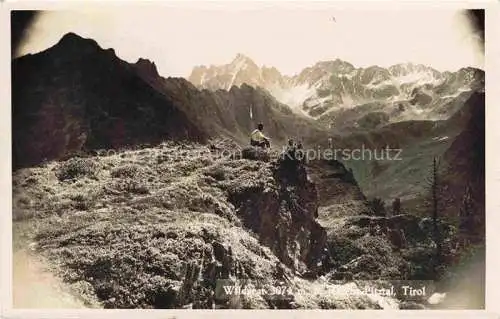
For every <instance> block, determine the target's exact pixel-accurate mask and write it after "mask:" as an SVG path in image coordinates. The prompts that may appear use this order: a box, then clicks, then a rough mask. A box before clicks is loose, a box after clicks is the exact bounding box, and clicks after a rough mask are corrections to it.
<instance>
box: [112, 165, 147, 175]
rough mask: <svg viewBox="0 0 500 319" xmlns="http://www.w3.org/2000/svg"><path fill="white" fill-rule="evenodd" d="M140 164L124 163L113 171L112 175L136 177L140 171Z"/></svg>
mask: <svg viewBox="0 0 500 319" xmlns="http://www.w3.org/2000/svg"><path fill="white" fill-rule="evenodd" d="M140 169H141V168H140V166H139V165H135V164H128V165H123V166H120V167H117V168H115V169H113V170H112V171H111V177H115V178H118V177H128V178H134V177H136V176H137V175H138V174H139V172H140Z"/></svg>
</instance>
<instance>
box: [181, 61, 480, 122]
mask: <svg viewBox="0 0 500 319" xmlns="http://www.w3.org/2000/svg"><path fill="white" fill-rule="evenodd" d="M242 57H244V58H242ZM235 61H236V62H237V63H236V62H235ZM270 70H271V71H270ZM187 79H188V80H189V81H190V82H192V83H193V84H194V85H195V86H197V87H199V88H205V89H210V90H217V89H229V88H230V87H231V86H233V85H237V86H238V85H241V84H243V83H246V84H248V85H251V86H256V87H257V86H259V87H262V88H265V89H266V90H268V91H269V92H270V93H271V94H272V95H273V96H274V97H275V98H276V99H277V100H278V101H280V102H282V103H284V104H287V105H289V106H290V107H291V108H292V109H293V110H295V112H296V113H298V114H302V115H306V116H310V117H313V118H316V119H322V117H324V116H326V115H327V114H328V113H329V112H332V111H337V110H338V109H345V108H348V109H349V108H353V107H356V106H358V105H361V104H366V103H373V102H383V103H388V104H396V103H408V102H411V103H412V105H415V103H414V102H423V104H424V106H423V107H422V108H419V109H417V110H416V112H409V114H408V115H407V118H413V119H431V118H432V119H434V118H443V116H439V115H440V114H439V113H437V114H436V113H432V112H430V114H427V113H428V109H429V108H442V106H443V104H445V103H446V102H448V101H449V100H450V99H452V98H454V97H455V95H458V94H459V93H460V92H461V91H460V90H462V91H469V90H477V89H478V88H481V87H484V71H482V70H480V69H477V68H472V67H463V68H460V69H458V70H457V71H455V72H449V71H444V72H440V71H437V70H436V69H434V68H432V67H429V66H425V65H423V64H414V63H398V64H394V65H391V66H389V67H387V68H384V67H380V66H376V65H373V66H369V67H359V68H357V67H355V66H354V65H352V64H351V63H349V62H347V61H343V60H340V59H338V58H337V59H335V60H331V61H318V62H316V63H315V64H313V65H312V66H309V67H305V68H304V69H303V70H302V71H301V72H298V73H296V74H295V75H293V76H286V75H283V74H282V73H281V72H280V71H279V70H278V69H276V68H274V67H270V68H269V67H265V66H260V67H259V66H257V65H256V64H255V63H254V62H253V61H252V60H251V59H250V58H248V57H246V56H244V55H242V54H238V55H237V57H236V58H235V59H233V60H232V62H231V63H230V64H225V65H219V66H214V65H212V66H210V68H207V67H204V66H196V67H194V68H193V70H192V72H191V74H190V76H188V77H187ZM429 90H435V91H436V93H435V94H434V93H432V92H431V93H429ZM441 97H442V98H443V100H442V101H441ZM415 99H418V101H417V100H415ZM429 104H430V106H429ZM454 111H455V110H451V111H450V112H449V113H450V114H451V113H453V112H454ZM386 112H387V111H386ZM403 113H404V112H403ZM421 113H423V114H421ZM447 115H449V114H448V113H447V114H446V115H444V116H447ZM395 120H399V119H398V118H396V119H395Z"/></svg>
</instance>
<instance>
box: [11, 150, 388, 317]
mask: <svg viewBox="0 0 500 319" xmlns="http://www.w3.org/2000/svg"><path fill="white" fill-rule="evenodd" d="M200 152H203V155H202V156H199V154H200ZM208 154H209V151H208V148H206V147H202V146H199V145H174V144H168V145H167V144H166V145H162V146H161V147H157V148H149V149H143V150H137V151H124V152H121V153H119V154H116V155H109V156H101V157H91V158H87V159H82V160H70V161H69V162H61V163H58V162H50V163H47V164H45V165H43V166H41V167H36V168H30V169H22V170H18V171H16V172H14V176H13V183H14V184H13V186H14V187H13V188H14V194H13V205H14V207H13V214H14V215H13V220H14V232H15V233H20V236H18V237H16V238H22V237H24V239H22V242H19V241H17V239H15V242H14V244H15V245H17V246H19V245H21V246H22V245H24V243H26V242H33V245H34V247H35V248H36V251H37V252H38V253H39V254H41V255H43V256H45V257H46V258H47V259H48V260H50V261H51V263H52V265H53V267H54V271H55V272H56V273H57V274H58V275H59V276H60V277H61V278H62V279H63V280H64V281H65V282H66V283H68V284H69V285H70V286H71V287H72V288H73V289H74V290H75V291H77V294H79V295H82V296H83V297H84V298H86V300H87V303H89V304H90V303H92V301H93V300H94V299H95V298H97V299H98V300H99V301H100V303H101V305H102V306H103V307H106V308H172V307H181V306H183V305H184V304H188V303H191V304H193V303H194V304H195V307H211V305H210V302H209V300H210V297H209V295H210V291H208V290H207V289H205V288H206V287H197V288H195V293H194V296H191V297H189V296H188V297H186V298H176V297H174V296H178V295H179V294H180V293H179V291H181V290H182V289H183V288H182V287H183V285H185V278H186V275H187V274H186V266H187V265H188V264H189V263H193V262H194V263H197V264H201V265H202V267H205V268H206V267H208V266H207V265H208V263H209V262H210V261H211V259H212V256H213V255H211V253H210V251H212V250H213V247H215V246H214V243H218V244H220V245H222V246H223V247H225V251H227V249H228V247H231V249H232V258H233V259H234V260H235V261H236V262H237V264H239V271H240V276H243V277H246V278H252V279H259V280H262V281H264V282H266V283H269V284H272V283H273V282H274V281H275V280H276V275H275V274H276V272H277V269H276V267H277V264H279V262H278V259H277V257H276V256H275V255H274V254H273V253H272V252H271V251H270V250H269V249H268V248H267V247H263V246H261V245H260V244H259V241H258V239H257V238H256V236H255V235H254V234H252V233H251V232H249V231H248V230H246V229H244V228H242V227H241V225H240V222H239V220H238V218H237V217H236V215H235V211H234V207H233V206H232V205H231V204H230V203H229V202H228V201H227V198H226V195H225V193H224V191H223V189H224V187H228V186H229V187H231V186H232V185H233V186H241V185H248V184H250V185H251V184H252V183H266V178H269V177H270V176H271V175H270V172H269V167H268V166H267V165H266V164H265V163H263V162H258V161H249V160H228V159H226V158H217V157H210V156H208ZM175 155H180V157H178V158H176V156H175ZM70 163H73V164H70ZM71 176H73V177H75V178H73V179H67V180H66V179H65V177H71ZM21 232H22V233H21ZM285 273H287V274H288V276H289V278H290V283H289V284H290V285H291V286H292V287H294V289H296V290H298V291H299V292H300V293H299V294H298V295H296V298H295V302H294V303H293V304H292V305H291V306H292V307H294V308H351V309H352V308H379V307H381V306H382V307H397V305H396V304H395V303H394V301H392V300H391V299H384V298H380V297H378V296H360V295H358V296H356V294H355V292H356V291H358V292H359V290H357V288H356V287H355V286H354V287H353V286H352V284H350V285H346V286H342V285H333V284H330V283H326V282H324V281H322V280H321V279H320V280H317V281H308V280H304V279H301V278H298V277H296V276H295V275H294V274H292V273H291V271H290V269H287V268H286V267H285ZM347 289H350V291H351V293H348V294H345V291H347ZM342 292H344V293H342ZM353 292H354V294H353ZM217 306H220V307H232V308H238V307H247V308H267V307H272V305H271V304H270V303H269V302H266V301H265V300H264V299H263V298H261V297H255V298H242V299H240V300H236V301H234V300H233V301H232V303H229V304H228V303H224V302H222V303H221V302H219V303H218V304H217Z"/></svg>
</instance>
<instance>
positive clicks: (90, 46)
mask: <svg viewBox="0 0 500 319" xmlns="http://www.w3.org/2000/svg"><path fill="white" fill-rule="evenodd" d="M51 49H52V50H57V51H59V52H65V53H68V54H86V53H93V52H98V51H101V50H103V49H102V48H101V47H100V46H99V44H97V42H96V41H95V40H93V39H87V38H83V37H81V36H79V35H77V34H76V33H73V32H69V33H66V34H65V35H64V36H63V37H62V38H61V40H59V42H57V44H56V45H54V46H53V47H52V48H49V50H51Z"/></svg>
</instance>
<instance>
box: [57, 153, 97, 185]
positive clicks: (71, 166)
mask: <svg viewBox="0 0 500 319" xmlns="http://www.w3.org/2000/svg"><path fill="white" fill-rule="evenodd" d="M98 170H99V166H98V165H97V163H96V162H94V161H93V160H91V159H88V158H71V159H69V160H67V161H65V162H63V163H61V164H59V166H58V167H57V171H56V177H57V178H58V179H59V180H60V181H65V180H72V179H76V178H79V177H83V176H87V177H91V178H95V177H96V176H97V173H98Z"/></svg>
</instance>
